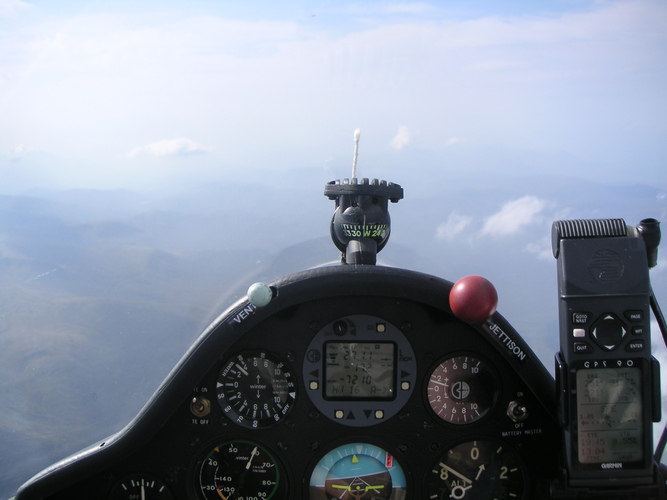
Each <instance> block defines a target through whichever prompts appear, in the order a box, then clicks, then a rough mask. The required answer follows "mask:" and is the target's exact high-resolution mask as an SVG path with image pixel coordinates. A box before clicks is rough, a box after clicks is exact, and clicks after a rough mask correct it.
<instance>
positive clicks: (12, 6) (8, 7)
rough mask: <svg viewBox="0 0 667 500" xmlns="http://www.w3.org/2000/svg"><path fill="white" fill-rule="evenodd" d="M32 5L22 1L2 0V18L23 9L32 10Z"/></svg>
mask: <svg viewBox="0 0 667 500" xmlns="http://www.w3.org/2000/svg"><path fill="white" fill-rule="evenodd" d="M30 8H32V5H30V4H29V3H26V2H22V1H21V0H0V16H4V15H8V14H12V13H14V12H16V11H18V10H21V9H30Z"/></svg>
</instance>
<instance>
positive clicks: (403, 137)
mask: <svg viewBox="0 0 667 500" xmlns="http://www.w3.org/2000/svg"><path fill="white" fill-rule="evenodd" d="M408 144H410V130H409V129H408V127H405V126H403V125H401V126H400V127H398V132H397V133H396V135H395V136H394V138H393V139H392V141H391V147H392V148H394V149H404V148H405V147H407V146H408Z"/></svg>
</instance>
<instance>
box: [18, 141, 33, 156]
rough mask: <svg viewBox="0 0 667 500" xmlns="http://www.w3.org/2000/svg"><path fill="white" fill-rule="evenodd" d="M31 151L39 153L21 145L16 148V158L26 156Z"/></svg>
mask: <svg viewBox="0 0 667 500" xmlns="http://www.w3.org/2000/svg"><path fill="white" fill-rule="evenodd" d="M31 151H37V149H36V148H32V147H29V146H25V145H23V144H19V145H18V146H16V147H15V148H14V156H21V155H24V154H26V153H30V152H31Z"/></svg>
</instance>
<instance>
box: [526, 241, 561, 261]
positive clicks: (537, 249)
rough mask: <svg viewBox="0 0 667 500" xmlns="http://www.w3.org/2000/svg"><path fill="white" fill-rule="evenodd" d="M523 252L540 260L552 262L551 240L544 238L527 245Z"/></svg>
mask: <svg viewBox="0 0 667 500" xmlns="http://www.w3.org/2000/svg"><path fill="white" fill-rule="evenodd" d="M525 250H526V251H527V252H529V253H532V254H535V255H536V256H537V258H538V259H540V260H548V261H553V260H554V254H553V250H552V249H551V238H550V237H545V238H542V239H541V240H540V241H535V242H533V243H528V244H527V245H526V247H525Z"/></svg>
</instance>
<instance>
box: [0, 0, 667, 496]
mask: <svg viewBox="0 0 667 500" xmlns="http://www.w3.org/2000/svg"><path fill="white" fill-rule="evenodd" d="M666 81H667V1H666V0H619V1H604V0H599V1H598V0H554V1H549V2H546V1H504V2H496V1H492V0H475V1H463V0H451V1H447V2H436V1H423V2H412V1H405V2H392V1H380V0H373V1H363V2H361V1H356V2H355V1H335V2H334V1H328V0H314V1H306V0H289V1H288V0H286V1H282V2H274V1H269V0H266V1H248V2H235V1H216V2H211V1H204V0H199V1H197V0H195V1H187V2H185V1H180V0H178V1H177V0H172V1H145V2H135V1H113V2H103V1H99V0H95V1H81V0H70V1H58V2H53V1H46V0H38V1H23V0H0V222H1V224H0V274H1V275H2V277H3V286H2V287H0V305H2V307H3V309H2V310H0V361H2V362H0V399H2V400H3V401H4V402H5V404H4V406H3V408H0V449H16V450H33V451H34V453H33V457H39V458H34V462H33V461H31V462H30V463H29V464H26V466H25V468H24V469H21V470H20V471H19V470H16V471H14V470H13V469H12V471H10V472H8V473H7V474H9V475H8V476H7V478H11V481H12V484H11V486H13V487H16V486H18V484H20V481H19V480H25V479H27V478H28V477H29V476H30V475H31V474H34V473H35V472H37V471H38V470H39V469H40V468H41V467H43V466H46V465H48V464H49V463H50V461H53V460H55V459H58V458H61V457H62V456H64V455H66V454H68V453H71V452H73V451H75V450H77V449H79V448H81V447H83V446H85V445H87V444H88V443H89V442H90V441H91V439H92V437H91V435H90V433H89V432H88V431H86V432H83V431H82V432H77V433H74V432H72V431H71V427H72V425H71V424H72V421H73V419H77V421H78V420H83V418H82V417H81V415H84V414H88V413H89V412H90V414H91V415H92V417H91V421H96V422H102V423H100V429H99V432H100V433H102V434H101V435H99V436H94V437H95V438H97V437H99V438H102V437H104V436H106V435H108V434H110V433H111V432H113V431H115V430H118V429H119V428H120V427H122V425H124V424H125V423H126V422H127V421H128V420H129V419H130V418H131V417H132V416H133V415H134V414H135V412H136V411H137V410H138V409H139V408H140V407H141V405H142V404H143V402H144V401H145V400H146V398H147V397H148V396H149V395H150V394H151V393H152V391H153V390H154V389H155V385H156V384H158V383H159V381H160V380H161V379H162V377H163V375H164V374H166V373H167V372H168V371H169V369H170V368H171V367H172V366H173V364H174V363H175V362H176V361H177V360H178V359H179V357H180V356H181V354H182V353H183V352H184V351H185V349H187V347H188V346H189V344H190V343H191V342H192V341H193V340H194V338H196V335H197V334H198V333H199V331H201V330H197V331H195V328H198V327H203V326H205V325H201V324H200V322H201V321H204V320H205V319H207V318H208V319H211V317H212V316H211V315H213V317H214V316H215V314H217V313H219V312H220V311H221V310H223V309H224V307H225V306H227V305H228V303H229V300H231V298H233V297H234V295H233V294H234V293H236V292H237V291H238V290H244V289H245V288H244V287H246V288H247V285H248V284H249V283H250V282H252V281H250V280H251V279H252V280H255V279H259V278H261V279H263V280H267V281H268V280H271V279H277V278H279V277H280V276H282V275H284V274H287V273H288V272H293V271H297V270H299V269H302V268H304V267H308V266H312V265H316V264H319V263H322V262H326V261H332V260H335V259H336V258H337V257H338V255H337V253H336V251H335V249H334V248H333V246H332V245H331V244H330V243H327V242H325V243H324V244H322V245H320V244H319V241H320V240H316V241H315V240H314V239H316V238H325V239H326V238H328V223H329V218H330V216H331V212H332V209H333V206H332V204H331V202H330V201H328V200H326V199H325V198H324V197H323V196H322V191H323V189H322V188H323V186H324V183H326V182H327V181H330V180H333V179H338V178H344V177H349V175H350V172H351V166H352V157H353V135H354V132H355V130H357V129H359V130H360V131H361V139H360V145H359V164H358V171H359V174H360V176H363V177H370V178H381V179H387V180H390V181H393V182H397V183H399V184H401V185H402V186H403V187H404V188H405V199H403V200H401V202H400V203H398V204H397V205H393V204H392V205H391V207H390V209H391V216H392V237H391V241H390V243H389V244H388V246H387V248H386V249H385V250H383V252H382V253H381V254H380V256H379V260H380V262H381V263H387V264H389V265H395V266H400V267H408V268H411V269H416V270H419V271H425V272H430V273H432V274H436V275H438V276H441V277H443V278H445V279H449V280H451V281H456V280H457V279H459V278H460V277H462V276H465V275H466V274H481V275H483V276H486V277H487V278H489V279H490V280H491V281H492V282H493V283H494V284H495V285H496V288H497V289H498V291H499V300H500V303H499V311H500V312H501V313H502V314H503V315H504V316H505V317H506V318H508V319H509V320H510V322H511V323H512V324H513V325H514V326H515V327H516V329H517V330H518V331H519V332H520V333H521V334H522V335H523V336H524V337H525V338H526V339H527V341H528V343H529V344H530V345H531V346H532V347H533V349H535V350H536V352H537V353H538V355H539V356H540V359H541V360H542V361H543V362H544V364H545V365H546V366H547V368H548V369H549V370H552V367H553V353H554V352H555V350H556V349H557V348H558V341H557V328H558V326H557V309H556V300H555V299H556V297H555V290H556V288H555V287H556V279H555V277H556V272H555V259H554V258H553V255H552V253H551V241H550V228H551V223H552V221H554V220H559V219H563V218H599V217H603V218H607V217H624V218H625V219H626V221H627V222H628V223H630V224H636V223H637V222H639V220H640V219H642V218H645V217H655V218H657V219H658V220H663V221H664V220H665V219H667V168H666V166H667V165H666V164H667V85H666V84H665V82H666ZM3 217H4V218H3ZM313 241H315V243H313ZM325 248H328V249H329V251H328V253H327V250H324V249H325ZM664 255H667V254H666V253H665V252H664V251H662V252H661V253H659V261H658V266H657V267H656V268H655V269H654V270H652V271H651V273H652V280H653V286H654V289H655V290H656V294H657V296H658V299H659V300H660V299H661V298H662V299H663V300H664V297H667V279H666V277H667V271H666V269H667V259H666V258H665V256H664ZM198 280H199V281H198ZM220 283H225V286H224V287H222V288H224V289H223V290H221V289H220V288H221V287H220ZM230 283H231V284H232V285H230ZM241 293H243V292H241ZM237 296H238V295H237ZM130 298H131V299H132V304H128V303H126V302H124V301H129V299H130ZM3 300H4V302H3ZM20 300H24V303H20ZM35 304H38V305H39V307H36V306H35ZM77 304H78V305H79V306H80V309H78V310H77V309H75V310H74V312H73V311H72V309H71V308H73V307H75V306H76V305H77ZM174 304H178V307H179V308H180V309H177V308H176V306H175V305H174ZM8 305H11V307H9V306H8ZM29 306H30V307H29ZM12 308H13V309H12ZM33 308H35V309H38V310H40V311H42V312H40V313H33ZM142 308H143V309H142ZM172 315H173V317H172ZM54 316H55V317H56V318H57V321H54V320H53V318H54ZM91 318H92V319H91ZM146 318H151V321H153V322H155V325H158V326H155V325H153V327H152V328H151V326H150V325H149V323H150V321H148V319H146ZM159 318H169V322H167V321H166V319H161V320H160V319H159ZM121 319H122V321H128V323H123V324H122V325H116V323H114V321H115V322H119V321H121ZM103 320H104V321H103ZM132 321H135V322H136V323H134V324H132V323H131V322H132ZM160 321H162V322H160ZM179 322H183V324H187V325H188V328H191V329H192V331H191V333H189V334H187V335H186V334H184V333H180V334H179V333H174V332H171V330H170V332H171V333H170V335H172V337H170V338H171V342H168V343H167V342H164V343H163V342H160V341H159V338H160V337H159V332H158V331H156V329H159V328H163V329H169V328H174V329H175V328H176V327H175V326H173V325H178V324H180V323H179ZM109 325H112V326H113V325H116V326H113V328H117V329H122V330H123V331H128V332H129V331H135V330H137V331H141V332H142V335H143V337H142V340H141V342H145V343H146V344H151V343H152V344H153V345H156V344H157V343H159V344H160V346H161V347H160V349H158V350H157V352H156V353H151V354H148V353H147V352H146V351H143V352H142V356H144V357H145V360H142V361H145V363H146V364H147V365H150V366H151V368H152V371H151V375H150V376H149V375H145V374H142V375H141V376H142V377H144V378H145V379H146V380H147V382H146V384H145V385H144V386H139V385H137V384H135V383H134V379H132V378H131V377H132V376H135V375H136V373H135V372H134V371H132V370H133V369H135V371H136V370H138V368H136V367H134V368H132V366H133V365H132V362H131V361H128V359H129V358H128V359H126V358H127V356H128V349H127V344H130V343H131V342H134V341H135V340H136V339H128V338H126V337H122V336H121V337H120V338H118V339H117V340H115V337H113V336H111V335H109V337H108V341H107V340H106V339H107V333H108V332H107V328H112V326H109ZM147 325H148V326H147ZM170 325H171V326H170ZM121 327H122V328H121ZM96 329H98V330H96ZM653 330H654V332H656V333H654V340H655V339H657V338H658V335H657V328H656V327H655V325H654V327H653ZM26 331H28V332H29V333H30V334H29V335H26ZM188 331H190V330H188ZM86 332H94V333H90V334H89V336H88V337H86ZM57 335H67V337H65V338H62V339H61V340H60V342H59V343H58V342H56V343H55V344H53V345H57V346H58V347H57V349H60V350H61V351H62V352H61V351H57V352H55V351H54V353H51V357H49V358H47V359H46V361H48V362H46V363H44V362H42V363H41V364H40V365H39V366H38V371H37V372H35V371H34V370H35V365H36V363H35V362H34V359H35V357H36V356H37V359H42V358H39V356H46V355H45V354H43V353H42V351H41V350H39V349H38V348H39V347H40V346H42V345H52V344H51V343H52V342H53V339H54V338H56V337H55V336H57ZM99 338H104V339H105V340H104V343H103V344H102V345H100V344H99ZM156 339H157V340H156ZM136 341H138V340H136ZM167 344H168V345H167ZM81 346H83V347H81ZM93 347H94V350H91V349H93ZM53 349H54V350H57V349H56V348H55V347H53ZM660 349H661V351H660V352H657V351H656V355H657V356H658V357H659V358H660V359H661V360H662V363H663V366H667V354H665V350H664V348H662V347H661V348H660ZM79 350H81V352H83V351H85V352H89V354H90V352H93V354H91V355H89V356H84V355H80V354H77V353H78V352H79ZM133 350H134V349H133ZM40 353H41V354H40ZM3 356H4V358H3ZM149 356H153V357H152V358H150V359H149ZM10 362H11V363H10ZM105 362H106V363H107V365H106V366H107V367H106V370H107V371H105V372H104V374H99V373H97V372H96V370H98V367H99V365H100V364H101V363H105ZM49 370H54V372H50V371H49ZM76 370H79V372H77V371H76ZM68 371H71V372H72V373H68ZM146 371H147V370H144V373H145V372H146ZM66 375H67V376H69V377H72V378H70V379H67V378H65V379H63V377H65V376H66ZM36 376H39V381H38V380H37V379H36ZM136 376H139V375H136ZM123 377H125V378H123ZM151 377H152V378H151ZM135 378H136V377H135ZM43 380H53V381H54V382H53V385H52V386H46V385H44V384H43V383H42V382H41V381H43ZM38 382H39V383H38ZM56 382H58V383H56ZM68 383H75V384H81V385H82V386H81V387H79V388H78V389H79V391H80V394H83V395H84V397H80V398H73V396H72V391H68ZM663 383H667V376H665V375H664V373H663ZM87 384H88V385H87ZM95 384H97V387H95ZM128 386H129V387H130V389H129V391H130V393H131V395H128ZM77 387H78V386H77ZM26 390H29V391H31V394H32V397H31V401H32V402H33V403H32V404H33V406H35V407H38V406H39V404H40V402H42V406H43V407H44V408H46V407H48V408H53V411H52V412H51V414H50V415H49V416H48V418H47V417H45V418H44V422H45V423H41V422H38V423H36V422H35V421H34V420H32V418H33V416H34V415H31V414H30V412H29V411H27V410H25V409H24V407H23V394H25V391H26ZM98 392H99V393H104V394H105V395H106V397H105V398H99V400H97V399H95V400H94V401H93V396H95V395H96V394H97V393H98ZM663 395H667V387H663ZM119 401H120V402H122V404H121V403H119ZM77 405H80V406H77ZM121 408H122V411H121ZM58 410H60V411H62V412H63V415H68V419H67V418H65V419H64V420H63V421H58V420H57V419H58V418H60V417H59V416H58V415H59V411H58ZM68 412H69V413H68ZM37 413H39V411H38V412H37ZM663 413H666V412H665V411H664V410H663ZM49 419H52V420H49ZM29 426H33V427H34V428H33V427H29ZM88 430H89V429H88ZM5 431H6V432H7V433H8V435H9V436H10V438H9V439H14V438H15V436H22V438H21V439H23V440H21V441H17V443H18V444H16V443H15V442H14V441H10V444H9V445H5V446H4V447H3V442H2V440H3V439H4V437H3V436H4V434H3V432H5ZM68 432H69V433H71V434H67V433H68ZM91 432H92V431H91ZM47 434H50V435H66V436H67V441H66V442H65V443H64V444H63V443H58V444H50V445H49V446H44V445H43V444H40V443H39V439H38V438H39V437H41V436H45V435H47ZM35 436H37V438H36V437H35ZM63 439H64V438H63ZM68 446H69V448H68ZM45 448H46V450H45ZM47 451H48V453H47ZM2 458H3V457H2V456H1V455H0V472H2V465H3V463H2ZM49 460H50V461H49ZM14 463H21V458H20V457H19V458H15V457H12V458H11V460H9V459H8V461H7V464H10V465H12V466H14ZM7 478H3V476H2V475H1V474H0V484H2V483H3V479H6V480H7V481H8V480H9V479H7ZM7 484H9V483H7ZM3 493H5V494H9V493H11V492H10V491H9V490H7V491H3V490H2V489H1V488H0V498H2V497H3Z"/></svg>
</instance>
